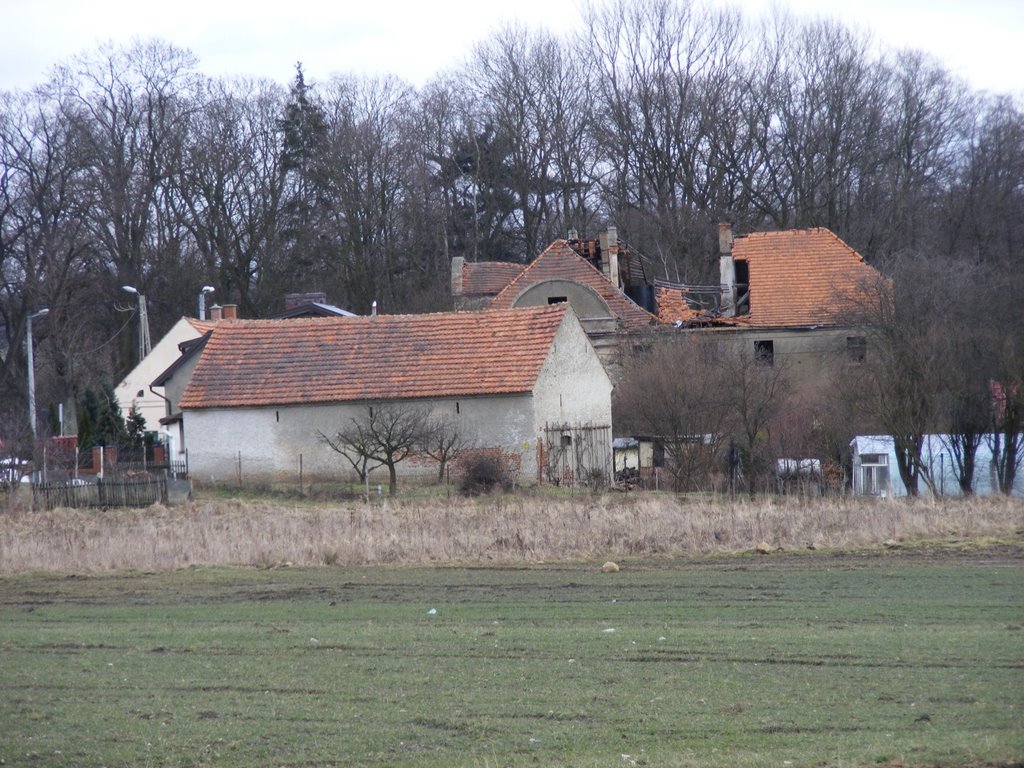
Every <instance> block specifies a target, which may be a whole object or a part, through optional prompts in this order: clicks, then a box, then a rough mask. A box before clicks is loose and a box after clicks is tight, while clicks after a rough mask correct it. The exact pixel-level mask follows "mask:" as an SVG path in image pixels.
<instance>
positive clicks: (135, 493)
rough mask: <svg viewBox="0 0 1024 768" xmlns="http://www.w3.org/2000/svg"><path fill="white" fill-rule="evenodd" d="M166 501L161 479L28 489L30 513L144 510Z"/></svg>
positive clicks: (124, 479)
mask: <svg viewBox="0 0 1024 768" xmlns="http://www.w3.org/2000/svg"><path fill="white" fill-rule="evenodd" d="M158 501H160V502H166V501H167V479H166V478H164V477H163V476H159V475H158V476H151V477H144V478H119V479H115V480H99V479H98V480H97V481H96V482H95V483H84V484H81V485H70V484H66V483H39V484H37V485H33V486H32V508H33V509H55V508H57V507H73V508H81V507H148V506H150V505H151V504H155V503H157V502H158Z"/></svg>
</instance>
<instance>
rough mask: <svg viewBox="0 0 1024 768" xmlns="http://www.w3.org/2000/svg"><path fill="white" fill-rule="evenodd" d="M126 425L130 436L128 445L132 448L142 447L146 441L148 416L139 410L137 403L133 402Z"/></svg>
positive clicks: (126, 430)
mask: <svg viewBox="0 0 1024 768" xmlns="http://www.w3.org/2000/svg"><path fill="white" fill-rule="evenodd" d="M124 426H125V432H126V434H127V437H128V445H130V446H131V447H132V448H141V447H142V445H143V444H144V443H145V441H146V417H145V416H143V415H142V412H141V411H139V406H138V404H137V403H132V407H131V410H130V411H128V418H126V419H125V422H124Z"/></svg>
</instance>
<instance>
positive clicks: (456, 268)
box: [451, 256, 466, 296]
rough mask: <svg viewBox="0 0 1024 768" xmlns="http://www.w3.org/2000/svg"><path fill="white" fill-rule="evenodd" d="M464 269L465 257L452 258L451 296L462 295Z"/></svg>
mask: <svg viewBox="0 0 1024 768" xmlns="http://www.w3.org/2000/svg"><path fill="white" fill-rule="evenodd" d="M465 269H466V259H465V258H463V257H462V256H455V257H453V258H452V286H451V288H452V296H461V295H462V275H463V273H464V272H465Z"/></svg>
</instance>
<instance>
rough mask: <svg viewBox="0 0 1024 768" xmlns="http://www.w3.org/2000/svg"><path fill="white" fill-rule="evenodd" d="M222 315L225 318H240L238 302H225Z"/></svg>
mask: <svg viewBox="0 0 1024 768" xmlns="http://www.w3.org/2000/svg"><path fill="white" fill-rule="evenodd" d="M221 312H222V317H223V318H224V319H225V320H237V319H238V305H237V304H225V305H224V306H223V308H222V309H221Z"/></svg>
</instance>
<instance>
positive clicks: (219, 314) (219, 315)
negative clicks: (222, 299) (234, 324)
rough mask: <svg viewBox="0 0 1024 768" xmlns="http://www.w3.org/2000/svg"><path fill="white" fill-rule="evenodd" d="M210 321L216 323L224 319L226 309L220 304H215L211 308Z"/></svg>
mask: <svg viewBox="0 0 1024 768" xmlns="http://www.w3.org/2000/svg"><path fill="white" fill-rule="evenodd" d="M210 319H211V320H213V321H214V322H216V321H217V320H223V319H224V308H223V307H222V306H221V305H220V304H214V305H213V306H212V307H210Z"/></svg>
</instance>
